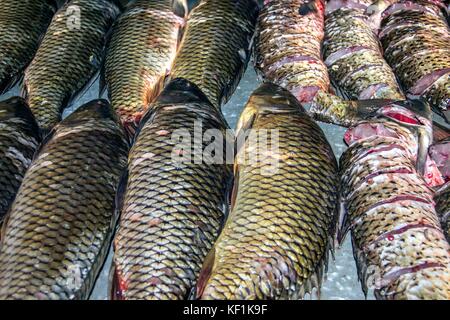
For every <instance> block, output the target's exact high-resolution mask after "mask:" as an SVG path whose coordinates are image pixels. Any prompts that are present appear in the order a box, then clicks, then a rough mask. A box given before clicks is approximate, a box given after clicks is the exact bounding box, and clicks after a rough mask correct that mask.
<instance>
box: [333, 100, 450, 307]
mask: <svg viewBox="0 0 450 320" xmlns="http://www.w3.org/2000/svg"><path fill="white" fill-rule="evenodd" d="M394 113H396V114H397V115H395V114H392V115H391V116H392V118H373V119H368V120H364V121H362V122H360V123H358V124H357V125H356V126H354V127H352V128H350V129H349V131H347V132H346V134H345V141H346V143H347V145H348V146H349V148H348V149H347V151H346V152H345V153H344V154H343V156H342V157H341V159H340V177H341V188H340V202H341V203H342V206H343V211H342V213H341V217H340V219H339V221H340V228H339V233H338V240H339V242H341V243H342V241H343V239H344V238H345V235H346V233H347V232H349V231H351V237H352V245H353V251H354V257H355V260H356V263H357V267H358V277H359V280H360V281H361V284H362V288H363V291H364V293H365V294H366V295H367V292H368V289H369V288H370V289H374V294H375V297H376V298H377V299H395V300H400V299H402V300H403V299H408V300H409V299H412V300H416V299H421V300H422V299H427V300H428V299H445V300H448V299H449V297H450V282H449V280H450V273H449V271H450V253H449V252H450V251H449V249H450V246H449V243H448V242H447V241H446V239H445V236H444V234H443V231H442V229H441V225H440V222H439V218H438V215H437V213H436V210H435V206H434V201H433V196H434V192H433V190H432V189H431V188H430V187H429V186H428V185H427V183H426V182H425V180H424V179H423V178H422V176H421V174H420V173H419V172H418V170H417V169H416V166H415V163H416V162H417V161H418V160H417V158H418V157H420V152H414V149H413V148H411V146H412V145H417V144H420V140H419V139H418V138H417V136H416V135H415V134H412V133H413V132H414V131H416V127H417V126H428V125H429V124H418V123H411V121H410V120H411V118H410V117H407V118H405V117H404V115H405V114H410V110H403V111H402V110H401V108H397V109H396V110H394ZM409 128H411V129H413V130H410V129H409Z"/></svg>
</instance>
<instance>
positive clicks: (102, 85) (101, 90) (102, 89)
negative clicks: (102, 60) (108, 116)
mask: <svg viewBox="0 0 450 320" xmlns="http://www.w3.org/2000/svg"><path fill="white" fill-rule="evenodd" d="M105 72H106V71H105V64H103V65H102V69H101V70H100V77H99V82H98V98H99V99H102V97H104V95H105V93H106V95H107V97H108V98H109V100H111V97H110V94H109V87H108V84H107V83H106V77H105Z"/></svg>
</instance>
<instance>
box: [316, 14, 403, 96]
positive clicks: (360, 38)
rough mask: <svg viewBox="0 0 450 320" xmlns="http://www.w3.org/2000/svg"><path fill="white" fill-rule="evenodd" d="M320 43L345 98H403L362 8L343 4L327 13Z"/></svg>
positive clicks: (333, 77) (334, 80) (332, 75)
mask: <svg viewBox="0 0 450 320" xmlns="http://www.w3.org/2000/svg"><path fill="white" fill-rule="evenodd" d="M323 46H324V58H325V64H326V65H327V66H328V72H329V73H330V76H331V79H332V82H333V84H334V86H335V87H336V88H337V89H338V90H339V92H340V93H341V95H342V96H344V97H345V98H347V99H351V100H366V99H394V100H400V99H404V98H405V97H404V95H403V93H402V92H401V90H400V87H399V85H398V83H397V80H396V78H395V75H394V73H393V72H392V70H391V68H390V67H389V65H388V64H387V63H386V61H385V60H384V58H383V55H382V53H381V50H380V44H379V42H378V39H377V38H376V36H375V35H374V33H373V32H372V30H371V28H370V27H369V26H368V24H367V16H365V15H364V11H363V10H361V9H353V8H346V7H344V8H341V9H337V10H335V11H333V12H332V13H330V14H328V15H327V16H326V20H325V40H324V43H323Z"/></svg>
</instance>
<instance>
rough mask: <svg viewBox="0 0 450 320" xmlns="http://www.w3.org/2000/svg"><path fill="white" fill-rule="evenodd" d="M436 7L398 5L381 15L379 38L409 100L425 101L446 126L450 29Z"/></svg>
mask: <svg viewBox="0 0 450 320" xmlns="http://www.w3.org/2000/svg"><path fill="white" fill-rule="evenodd" d="M439 3H440V2H438V1H424V0H421V1H414V2H412V1H408V0H401V1H398V2H397V3H395V4H393V5H391V6H390V7H389V8H388V9H386V10H385V11H384V13H383V15H382V16H383V20H382V23H381V31H380V34H379V36H380V40H381V43H382V44H383V47H384V51H385V54H384V55H385V57H386V60H387V61H388V62H389V64H390V65H391V66H392V68H393V69H394V71H395V73H396V74H397V76H398V78H399V80H400V82H401V83H402V85H403V87H404V89H405V90H406V91H407V94H408V96H411V97H422V98H424V99H425V100H426V101H427V102H428V103H429V104H430V105H431V107H432V109H433V111H435V112H436V113H438V114H440V115H441V116H443V117H444V119H445V120H446V121H447V122H449V121H450V120H449V119H450V114H449V110H448V108H449V106H450V49H449V48H448V43H449V41H450V29H449V26H448V25H447V22H446V20H445V18H444V15H443V13H442V11H441V7H440V5H439Z"/></svg>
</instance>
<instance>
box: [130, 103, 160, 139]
mask: <svg viewBox="0 0 450 320" xmlns="http://www.w3.org/2000/svg"><path fill="white" fill-rule="evenodd" d="M155 111H156V108H152V107H151V106H150V107H149V108H147V110H146V111H145V113H144V115H143V116H140V119H139V125H136V122H135V124H134V126H135V129H134V134H133V136H131V139H130V140H131V145H133V144H134V142H136V139H137V137H138V136H139V133H140V132H141V130H142V128H143V127H144V126H145V124H146V123H147V122H152V121H153V118H154V117H155V115H156V112H155ZM125 130H126V128H125Z"/></svg>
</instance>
